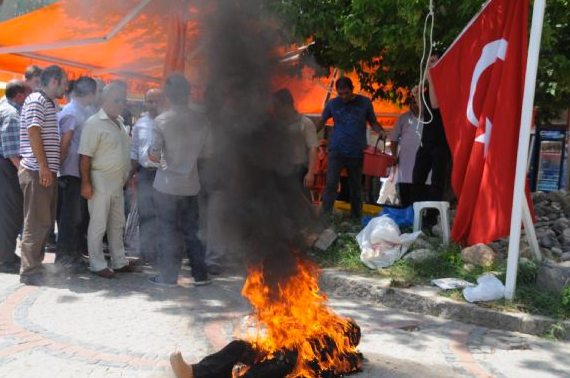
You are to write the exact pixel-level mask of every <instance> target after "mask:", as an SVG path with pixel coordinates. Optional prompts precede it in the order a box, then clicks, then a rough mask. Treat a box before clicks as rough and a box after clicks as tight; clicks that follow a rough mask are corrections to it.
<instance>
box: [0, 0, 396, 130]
mask: <svg viewBox="0 0 570 378" xmlns="http://www.w3.org/2000/svg"><path fill="white" fill-rule="evenodd" d="M183 3H184V1H183V0H169V1H164V0H121V1H117V0H62V1H58V2H56V3H54V4H52V5H50V6H47V7H44V8H41V9H39V10H36V11H34V12H30V13H28V14H25V15H23V16H20V17H17V18H14V19H11V20H8V21H5V22H3V23H0V30H1V31H2V32H1V33H0V80H2V81H6V80H9V79H12V78H15V77H21V74H22V73H23V72H24V70H25V68H26V67H27V66H29V65H31V64H36V65H38V66H40V67H45V66H47V65H50V64H58V65H60V66H62V67H64V69H65V70H66V71H67V72H68V75H69V76H70V78H75V77H78V76H80V75H90V76H96V77H102V78H104V79H113V78H117V77H119V78H122V79H126V81H127V82H128V83H129V85H130V91H131V92H135V93H139V94H140V93H144V92H145V91H146V90H147V89H148V88H150V87H155V86H157V85H160V83H161V81H162V77H163V74H164V73H165V72H168V71H169V70H168V68H169V66H173V67H175V68H178V67H185V73H186V75H187V76H188V78H189V80H190V81H191V82H193V83H194V84H195V87H198V88H200V87H202V86H203V85H204V83H203V82H200V81H201V80H203V78H204V74H203V68H202V67H200V65H199V64H196V63H198V62H197V59H198V58H199V55H200V35H199V30H198V26H197V23H196V22H195V21H193V19H192V18H193V17H197V14H198V13H197V10H196V9H193V8H189V9H187V11H185V9H184V8H181V7H182V6H183V5H182V4H183ZM190 4H191V2H190ZM178 7H180V8H178ZM173 9H182V10H181V11H180V12H173ZM176 13H178V14H176ZM180 13H182V14H184V16H183V17H184V21H188V23H187V25H184V27H180V25H177V24H176V21H177V20H178V22H180V21H179V20H180V19H181V18H180ZM176 17H177V18H176ZM181 34H183V35H181ZM177 50H178V51H180V52H183V57H182V58H181V57H180V56H179V55H180V54H178V56H175V55H176V53H174V54H173V53H172V51H174V52H176V51H177ZM354 79H355V78H354ZM354 82H355V83H357V82H358V81H357V80H354ZM330 83H331V78H323V79H318V78H313V73H312V71H311V70H309V69H306V70H303V73H302V75H301V76H299V77H288V76H283V77H279V78H276V79H275V80H274V84H275V88H276V89H277V88H283V87H287V88H289V89H290V90H291V92H292V93H293V95H294V98H295V101H296V106H297V109H298V110H299V111H300V112H302V113H306V114H320V112H321V110H322V107H323V104H324V100H325V98H326V97H327V94H329V92H330V91H331V88H330ZM357 89H358V88H357ZM374 108H375V111H376V113H377V114H379V115H381V116H382V119H381V120H380V121H381V123H382V124H383V125H386V126H390V125H391V124H392V123H393V121H394V117H395V116H397V115H398V114H399V113H401V112H402V109H400V108H398V107H397V106H395V105H393V104H391V103H388V102H384V101H375V102H374Z"/></svg>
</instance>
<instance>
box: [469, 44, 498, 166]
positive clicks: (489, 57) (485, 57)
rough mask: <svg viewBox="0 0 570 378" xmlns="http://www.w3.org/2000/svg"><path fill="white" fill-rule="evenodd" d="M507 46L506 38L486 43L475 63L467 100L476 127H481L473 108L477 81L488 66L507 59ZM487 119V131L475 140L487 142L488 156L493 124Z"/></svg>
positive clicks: (472, 122) (470, 117)
mask: <svg viewBox="0 0 570 378" xmlns="http://www.w3.org/2000/svg"><path fill="white" fill-rule="evenodd" d="M507 47H508V42H507V40H506V39H504V38H503V39H497V40H496V41H493V42H489V43H488V44H486V45H485V47H483V49H482V52H481V57H480V58H479V60H478V61H477V64H476V65H475V69H474V70H473V76H472V78H471V87H470V89H469V101H468V102H467V119H468V120H469V122H470V123H471V124H472V125H473V126H475V127H479V117H477V116H476V115H475V111H474V110H473V99H474V98H475V92H476V90H477V83H478V82H479V79H480V78H481V75H483V72H484V71H485V70H486V69H487V68H489V67H491V66H492V65H493V64H494V63H495V62H496V61H497V59H500V60H502V61H504V60H505V56H506V55H507ZM485 120H486V123H485V133H484V134H481V135H479V136H478V137H477V138H476V139H475V141H476V142H478V143H483V144H485V156H487V150H488V148H489V142H490V140H491V132H492V130H493V124H492V122H491V120H490V119H489V118H485Z"/></svg>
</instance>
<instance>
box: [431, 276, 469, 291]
mask: <svg viewBox="0 0 570 378" xmlns="http://www.w3.org/2000/svg"><path fill="white" fill-rule="evenodd" d="M431 283H432V284H434V285H435V286H437V287H439V288H440V289H442V290H454V289H463V288H466V287H471V286H475V285H474V284H472V283H471V282H468V281H465V280H462V279H461V278H438V279H435V280H431Z"/></svg>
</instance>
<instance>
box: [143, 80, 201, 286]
mask: <svg viewBox="0 0 570 378" xmlns="http://www.w3.org/2000/svg"><path fill="white" fill-rule="evenodd" d="M164 94H165V96H166V98H167V100H168V102H169V104H170V109H169V110H168V111H166V112H164V113H162V114H161V115H160V116H158V117H157V118H156V127H155V128H154V129H153V138H152V144H151V148H150V151H149V155H150V159H151V160H152V161H154V162H155V163H158V162H160V160H161V157H162V159H163V160H164V165H162V166H161V167H160V169H159V170H158V171H157V173H156V177H155V179H154V184H153V188H154V191H153V197H154V200H155V204H156V212H157V223H158V246H159V249H158V250H159V253H158V256H157V257H158V271H159V275H158V276H155V277H151V278H150V279H149V281H150V282H151V283H154V284H158V285H168V286H174V285H176V282H177V281H178V274H179V272H180V267H181V262H182V256H183V250H184V249H186V252H187V254H189V255H190V256H191V258H190V260H191V261H190V263H191V267H192V276H193V277H194V284H195V285H205V284H208V283H210V282H211V281H210V280H209V279H208V268H207V266H206V262H205V251H204V246H203V245H202V242H201V240H200V239H199V238H198V218H199V205H198V193H199V192H200V188H201V186H200V178H199V175H198V158H199V157H200V156H203V154H204V149H205V146H206V142H207V140H208V138H209V133H210V125H209V121H208V117H207V115H206V113H205V112H199V111H197V110H196V109H195V107H191V106H190V105H189V103H188V99H189V96H190V84H189V83H188V81H187V80H186V78H185V77H184V76H182V75H179V74H174V75H171V76H170V77H168V79H166V83H165V84H164ZM182 239H183V240H184V246H182V245H180V243H179V242H180V241H182Z"/></svg>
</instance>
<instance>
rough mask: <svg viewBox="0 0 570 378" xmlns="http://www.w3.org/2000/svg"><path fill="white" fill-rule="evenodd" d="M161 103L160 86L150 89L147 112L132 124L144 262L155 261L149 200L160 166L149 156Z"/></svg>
mask: <svg viewBox="0 0 570 378" xmlns="http://www.w3.org/2000/svg"><path fill="white" fill-rule="evenodd" d="M163 104H164V96H163V95H162V92H161V91H160V90H159V89H151V90H149V91H148V92H147V93H146V96H145V105H146V110H147V112H146V113H145V114H143V116H142V117H141V118H140V119H139V120H138V121H137V122H136V123H135V126H134V127H133V141H132V145H131V175H134V174H135V173H136V175H137V198H138V210H139V219H140V255H141V258H142V259H143V262H146V263H149V264H155V263H156V213H155V208H154V202H153V200H152V183H153V182H154V176H155V175H156V170H157V168H158V167H159V166H160V164H158V163H153V162H152V161H151V160H150V158H149V156H148V149H149V147H150V143H151V137H152V129H153V127H155V124H156V123H155V121H154V119H155V118H156V117H157V116H158V115H159V114H160V112H161V110H162V107H163Z"/></svg>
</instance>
